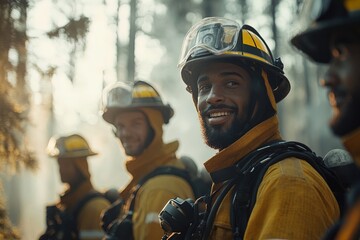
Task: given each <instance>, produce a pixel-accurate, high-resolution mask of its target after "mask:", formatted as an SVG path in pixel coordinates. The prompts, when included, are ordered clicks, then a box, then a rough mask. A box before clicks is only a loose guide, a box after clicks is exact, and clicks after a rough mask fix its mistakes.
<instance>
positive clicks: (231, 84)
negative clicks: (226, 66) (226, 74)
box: [226, 81, 239, 88]
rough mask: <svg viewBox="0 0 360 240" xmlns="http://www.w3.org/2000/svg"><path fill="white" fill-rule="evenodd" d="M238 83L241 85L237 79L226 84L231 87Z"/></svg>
mask: <svg viewBox="0 0 360 240" xmlns="http://www.w3.org/2000/svg"><path fill="white" fill-rule="evenodd" d="M238 85H239V83H238V82H237V81H228V82H227V83H226V86H228V87H231V88H233V87H236V86H238Z"/></svg>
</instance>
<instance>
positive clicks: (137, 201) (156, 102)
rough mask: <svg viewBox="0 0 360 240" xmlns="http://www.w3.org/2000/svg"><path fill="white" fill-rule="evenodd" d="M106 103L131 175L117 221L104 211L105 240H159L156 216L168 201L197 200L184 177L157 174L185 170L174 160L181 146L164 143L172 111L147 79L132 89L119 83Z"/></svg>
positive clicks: (106, 115)
mask: <svg viewBox="0 0 360 240" xmlns="http://www.w3.org/2000/svg"><path fill="white" fill-rule="evenodd" d="M103 101H104V103H103V106H104V109H103V115H102V116H103V118H104V120H105V121H107V122H108V123H110V124H112V125H113V127H114V133H115V136H116V137H117V138H118V139H119V140H120V143H121V145H122V149H123V151H124V153H125V155H126V156H127V159H126V160H125V165H126V169H127V171H128V172H129V173H130V175H131V180H130V182H129V183H128V184H127V185H126V186H125V188H124V189H123V190H122V191H121V192H120V197H121V199H123V201H124V205H123V207H121V209H120V213H119V217H118V218H117V219H115V220H114V221H113V222H111V220H112V219H110V220H109V219H108V218H107V216H110V215H111V216H113V214H112V213H111V211H106V212H104V217H103V221H104V230H105V231H106V232H107V239H124V240H126V239H135V240H149V239H161V237H162V236H163V230H162V229H161V227H160V224H159V220H158V214H159V212H160V210H161V209H162V207H163V206H164V205H165V203H166V202H167V200H168V199H170V198H173V197H176V196H180V197H182V198H194V193H193V188H192V186H191V184H190V183H189V182H188V181H187V180H186V179H185V178H183V177H181V176H180V175H177V174H176V175H175V174H173V173H172V172H169V173H168V174H161V175H158V174H155V173H156V172H157V171H158V170H159V169H172V170H179V171H181V170H182V171H184V172H185V170H184V169H185V166H184V164H183V163H182V162H181V161H180V160H179V159H178V158H177V156H176V151H177V150H178V147H179V142H178V141H172V142H170V143H164V142H163V125H164V124H167V123H169V120H170V119H171V117H172V116H173V114H174V111H173V109H172V108H171V106H170V105H168V104H164V103H163V101H162V99H161V97H160V95H159V93H158V92H157V91H156V90H155V88H154V87H153V86H151V85H150V84H149V83H147V82H144V81H135V82H134V84H133V86H129V85H127V84H123V83H115V84H114V85H112V86H109V87H108V88H107V89H105V90H104V94H103ZM152 175H153V176H152ZM145 179H146V180H145ZM188 179H189V177H188ZM110 209H112V208H110ZM109 222H111V223H110V224H109Z"/></svg>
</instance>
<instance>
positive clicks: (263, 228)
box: [179, 17, 339, 240]
mask: <svg viewBox="0 0 360 240" xmlns="http://www.w3.org/2000/svg"><path fill="white" fill-rule="evenodd" d="M179 67H180V69H181V76H182V79H183V81H184V82H185V84H186V85H187V90H188V91H189V92H190V93H191V94H192V98H193V101H194V104H195V107H196V110H197V112H198V115H199V120H200V122H201V126H202V132H203V137H204V139H205V142H206V143H207V145H209V146H210V147H212V148H214V149H218V150H219V152H218V153H217V154H216V155H215V156H214V157H212V158H211V159H209V160H208V161H207V162H205V164H204V165H205V167H206V169H207V171H208V172H209V173H210V175H211V177H212V180H213V186H212V195H211V201H210V204H209V206H208V209H209V211H208V212H207V213H206V214H207V216H208V217H207V219H206V226H205V228H202V229H200V231H201V230H203V232H202V238H201V239H221V240H224V239H242V238H241V237H243V239H319V238H320V236H321V235H322V234H323V233H324V232H325V230H326V229H327V227H329V226H330V225H331V224H332V223H333V222H334V221H335V220H336V219H337V218H338V217H339V207H338V205H337V202H336V199H335V197H334V195H333V194H332V192H331V190H330V189H329V187H328V185H327V183H326V182H325V180H324V178H323V177H322V176H321V175H320V174H319V172H318V171H316V170H315V169H314V168H313V167H312V165H311V164H309V162H308V161H306V160H304V159H302V158H299V157H295V156H292V149H290V148H288V147H282V146H289V145H287V143H286V142H285V141H283V140H282V138H281V136H280V133H279V126H278V118H277V105H276V104H277V102H279V101H281V100H282V99H283V98H285V97H286V95H287V94H288V92H289V91H290V84H289V81H288V79H287V78H286V76H285V75H284V73H283V70H282V69H283V65H282V63H281V61H280V59H276V60H274V58H273V56H272V53H271V51H270V49H269V48H268V46H267V44H266V42H265V41H264V40H263V38H262V37H261V36H260V34H259V33H258V32H257V31H256V30H255V29H254V28H252V27H251V26H248V25H243V26H240V25H239V24H238V23H237V22H236V21H232V20H229V19H225V18H215V17H212V18H205V19H203V20H201V21H200V22H199V23H197V24H196V25H194V26H193V27H192V28H191V29H190V30H189V32H188V33H187V35H186V37H185V40H184V43H183V48H182V53H181V59H180V62H179ZM299 145H301V144H300V143H297V144H295V145H293V146H294V148H298V146H299ZM287 151H288V153H289V154H288V155H287V156H285V157H284V156H283V155H282V154H283V153H284V152H287ZM264 155H265V156H266V158H263V157H264ZM276 156H283V157H279V158H281V159H280V160H279V161H277V162H275V163H273V164H272V165H271V166H269V168H268V169H267V170H266V172H265V173H264V175H263V178H262V179H261V178H260V179H256V178H257V177H258V176H256V174H257V173H259V172H258V171H257V169H258V167H259V166H260V165H261V164H263V163H265V162H267V161H270V160H273V159H275V157H276ZM253 163H256V164H257V165H254V164H253ZM248 173H249V174H248ZM247 174H248V175H247ZM251 174H252V175H251ZM254 174H255V176H254ZM259 174H260V173H259ZM242 175H244V176H242ZM251 176H252V177H251ZM248 177H249V178H248ZM250 177H251V178H250ZM254 179H255V180H258V181H259V185H258V186H257V188H256V187H253V186H254V185H251V184H252V180H254ZM247 188H250V189H247ZM243 190H244V191H243ZM249 190H250V191H255V193H251V192H248V191H249ZM256 191H257V192H256ZM247 194H251V196H255V197H254V198H255V201H254V202H252V201H250V202H248V200H250V199H249V195H247ZM244 200H245V202H244ZM249 203H250V204H252V203H253V204H254V205H253V206H252V209H249V208H247V205H249ZM248 210H249V212H246V211H248ZM200 225H201V224H200ZM200 225H199V226H200ZM192 229H197V230H199V228H197V227H195V228H194V227H192ZM189 231H192V230H191V228H190V229H189ZM195 232H197V231H195ZM186 234H187V235H186V236H189V232H187V233H186ZM190 235H191V233H190ZM237 237H238V238H237ZM196 239H198V238H196Z"/></svg>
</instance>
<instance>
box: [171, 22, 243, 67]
mask: <svg viewBox="0 0 360 240" xmlns="http://www.w3.org/2000/svg"><path fill="white" fill-rule="evenodd" d="M240 29H241V27H240V25H239V24H238V23H237V22H236V21H233V20H230V19H225V18H217V17H210V18H206V19H204V20H203V21H200V22H199V23H197V24H195V25H194V26H193V27H192V28H191V29H190V30H189V31H188V33H187V34H186V36H185V39H184V42H183V46H182V49H181V55H180V60H179V64H178V67H179V68H182V67H183V66H184V65H185V63H186V61H187V59H188V58H189V57H198V56H202V55H205V54H207V53H208V52H210V53H212V54H214V55H220V54H222V53H224V52H226V51H230V50H232V49H234V48H235V47H236V44H237V40H238V37H239V33H240Z"/></svg>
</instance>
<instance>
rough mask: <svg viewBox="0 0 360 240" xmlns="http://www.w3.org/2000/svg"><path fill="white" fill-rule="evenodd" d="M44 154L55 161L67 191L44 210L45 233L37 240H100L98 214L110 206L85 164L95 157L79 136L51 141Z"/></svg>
mask: <svg viewBox="0 0 360 240" xmlns="http://www.w3.org/2000/svg"><path fill="white" fill-rule="evenodd" d="M47 150H48V154H49V156H51V157H53V158H57V162H58V165H59V172H60V177H61V182H63V183H65V184H67V185H68V188H67V190H66V191H65V192H64V193H63V194H62V195H61V196H60V201H59V202H58V203H56V204H55V205H51V206H47V209H46V224H47V229H46V232H45V233H44V234H43V235H42V236H41V237H40V240H50V239H51V240H95V239H102V237H103V236H104V233H103V232H102V229H101V226H100V214H101V212H102V211H103V210H104V209H105V208H107V207H109V206H110V203H109V201H108V200H107V199H106V198H105V197H104V196H103V195H102V194H101V193H100V192H98V191H96V190H95V189H94V187H93V185H92V183H91V180H90V172H89V167H88V162H87V157H89V156H93V155H96V154H97V153H95V152H93V151H92V150H91V149H90V146H89V145H88V143H87V141H86V140H85V139H84V138H83V137H82V136H80V135H78V134H73V135H70V136H64V137H60V138H57V139H56V138H54V137H53V138H51V139H50V141H49V144H48V149H47Z"/></svg>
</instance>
